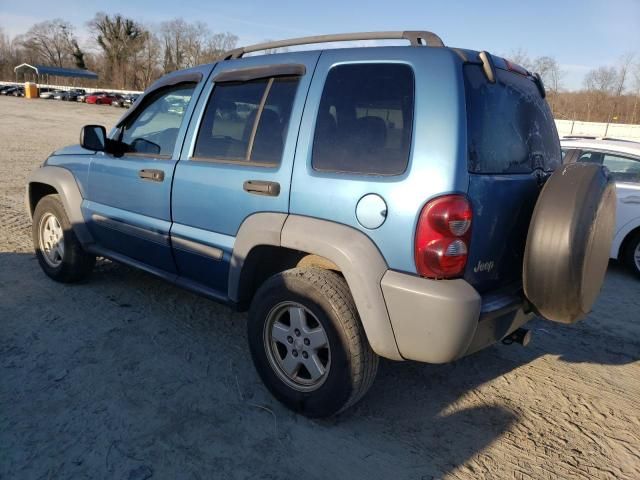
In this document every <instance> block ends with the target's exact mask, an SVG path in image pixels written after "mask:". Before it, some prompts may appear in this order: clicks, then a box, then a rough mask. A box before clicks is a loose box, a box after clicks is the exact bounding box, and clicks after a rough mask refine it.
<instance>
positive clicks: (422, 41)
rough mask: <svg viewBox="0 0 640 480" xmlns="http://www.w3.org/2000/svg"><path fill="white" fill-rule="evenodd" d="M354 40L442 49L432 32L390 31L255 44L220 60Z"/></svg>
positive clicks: (339, 34) (237, 49) (238, 49)
mask: <svg viewBox="0 0 640 480" xmlns="http://www.w3.org/2000/svg"><path fill="white" fill-rule="evenodd" d="M354 40H408V41H409V42H410V43H411V45H412V46H414V47H417V46H420V45H425V46H427V47H444V43H443V42H442V39H441V38H440V37H439V36H438V35H436V34H435V33H432V32H427V31H424V32H422V31H413V30H406V31H390V32H360V33H337V34H334V35H316V36H312V37H300V38H291V39H288V40H278V41H275V42H265V43H257V44H255V45H249V46H247V47H240V48H235V49H233V50H229V51H228V52H225V53H223V54H222V55H221V56H220V59H222V60H231V59H234V58H242V56H243V55H244V54H245V53H251V52H259V51H261V50H270V49H273V48H283V47H293V46H296V45H310V44H314V43H328V42H350V41H354Z"/></svg>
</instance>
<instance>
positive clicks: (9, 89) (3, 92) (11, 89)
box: [0, 85, 24, 96]
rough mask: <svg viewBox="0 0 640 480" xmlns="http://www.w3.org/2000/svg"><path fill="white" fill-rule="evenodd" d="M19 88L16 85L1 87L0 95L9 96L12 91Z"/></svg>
mask: <svg viewBox="0 0 640 480" xmlns="http://www.w3.org/2000/svg"><path fill="white" fill-rule="evenodd" d="M19 89H20V87H18V86H16V85H13V86H9V87H7V88H5V89H3V90H2V91H0V95H7V96H10V95H13V94H14V92H16V91H18V90H19ZM23 90H24V87H23Z"/></svg>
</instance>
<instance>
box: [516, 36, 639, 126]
mask: <svg viewBox="0 0 640 480" xmlns="http://www.w3.org/2000/svg"><path fill="white" fill-rule="evenodd" d="M504 56H505V57H506V58H508V59H510V60H511V61H513V62H515V63H517V64H519V65H522V66H523V67H525V68H527V69H528V70H530V71H533V72H538V73H539V74H540V76H541V77H542V80H543V82H544V85H545V87H546V89H547V100H548V102H549V104H550V105H551V109H552V110H553V114H554V116H555V117H556V118H557V119H567V120H582V121H586V122H612V123H633V124H638V123H640V57H639V56H638V54H634V53H627V54H625V55H623V56H622V57H620V59H619V60H618V63H617V65H616V66H601V67H597V68H594V69H592V70H589V71H588V72H587V73H586V74H585V76H584V79H583V82H582V89H581V90H578V91H568V90H566V89H565V88H564V85H563V80H564V77H565V74H566V72H564V71H563V70H562V68H561V66H560V64H559V63H558V62H557V61H556V59H555V58H553V57H548V56H542V57H538V58H530V57H529V56H528V55H527V53H526V52H525V51H524V50H522V49H518V50H515V51H513V52H511V53H510V54H506V55H504Z"/></svg>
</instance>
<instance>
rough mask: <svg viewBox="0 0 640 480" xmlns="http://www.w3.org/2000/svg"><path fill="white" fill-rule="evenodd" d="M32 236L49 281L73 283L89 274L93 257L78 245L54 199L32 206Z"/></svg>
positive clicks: (67, 221)
mask: <svg viewBox="0 0 640 480" xmlns="http://www.w3.org/2000/svg"><path fill="white" fill-rule="evenodd" d="M32 235H33V246H34V247H35V251H36V256H37V257H38V262H39V263H40V267H41V268H42V270H43V271H44V273H46V274H47V275H48V276H49V277H51V278H52V279H53V280H56V281H57V282H63V283H72V282H77V281H80V280H83V279H85V278H86V277H88V276H89V274H90V273H91V271H92V270H93V266H94V265H95V263H96V257H95V256H93V255H90V254H88V253H86V252H85V251H84V249H83V248H82V246H81V245H80V242H79V241H78V238H77V237H76V235H75V233H74V232H73V229H72V228H71V222H69V217H68V216H67V213H66V212H65V210H64V206H63V205H62V202H61V201H60V197H59V196H58V195H47V196H46V197H43V198H42V200H40V201H39V202H38V204H37V205H36V209H35V212H34V213H33V226H32Z"/></svg>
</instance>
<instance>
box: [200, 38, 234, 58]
mask: <svg viewBox="0 0 640 480" xmlns="http://www.w3.org/2000/svg"><path fill="white" fill-rule="evenodd" d="M237 43H238V37H237V36H235V35H233V34H232V33H229V32H224V33H214V34H213V35H211V36H210V37H209V41H208V44H207V55H208V58H207V61H212V60H215V59H216V58H217V57H219V56H220V55H222V54H223V53H224V52H227V51H229V50H232V49H234V48H236V45H237Z"/></svg>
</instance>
